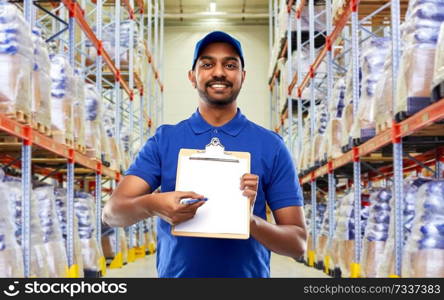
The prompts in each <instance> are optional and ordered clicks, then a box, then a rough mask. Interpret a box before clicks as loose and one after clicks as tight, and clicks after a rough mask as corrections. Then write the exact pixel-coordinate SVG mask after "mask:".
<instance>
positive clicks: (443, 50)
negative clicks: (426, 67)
mask: <svg viewBox="0 0 444 300" xmlns="http://www.w3.org/2000/svg"><path fill="white" fill-rule="evenodd" d="M443 83H444V23H443V24H441V29H440V33H439V38H438V44H437V49H436V53H435V68H434V71H433V80H432V87H436V86H438V85H440V84H441V87H438V89H434V90H433V98H434V100H439V99H441V98H444V87H442V84H443Z"/></svg>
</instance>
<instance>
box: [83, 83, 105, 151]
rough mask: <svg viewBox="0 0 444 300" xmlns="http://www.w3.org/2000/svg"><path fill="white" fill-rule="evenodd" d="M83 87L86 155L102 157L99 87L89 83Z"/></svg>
mask: <svg viewBox="0 0 444 300" xmlns="http://www.w3.org/2000/svg"><path fill="white" fill-rule="evenodd" d="M83 89H84V93H85V103H84V105H85V106H84V111H85V114H84V127H85V146H86V155H87V156H88V157H91V158H97V159H101V149H102V148H101V146H102V145H101V141H102V138H101V137H102V132H101V130H100V129H101V127H102V125H101V120H102V103H101V98H100V97H99V95H98V94H97V89H96V86H95V85H93V84H90V83H87V84H86V85H85V86H84V88H83Z"/></svg>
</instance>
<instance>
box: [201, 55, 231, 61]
mask: <svg viewBox="0 0 444 300" xmlns="http://www.w3.org/2000/svg"><path fill="white" fill-rule="evenodd" d="M199 59H215V57H213V56H208V55H202V56H201V57H199ZM223 60H224V61H227V60H236V61H238V60H239V58H238V57H236V56H227V57H224V58H223Z"/></svg>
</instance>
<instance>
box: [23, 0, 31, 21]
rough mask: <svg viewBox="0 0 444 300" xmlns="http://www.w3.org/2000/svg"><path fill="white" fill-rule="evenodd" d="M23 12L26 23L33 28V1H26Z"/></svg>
mask: <svg viewBox="0 0 444 300" xmlns="http://www.w3.org/2000/svg"><path fill="white" fill-rule="evenodd" d="M23 12H24V15H25V20H26V22H28V24H30V26H32V25H33V23H32V0H24V7H23Z"/></svg>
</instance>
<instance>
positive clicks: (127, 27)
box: [86, 20, 140, 67]
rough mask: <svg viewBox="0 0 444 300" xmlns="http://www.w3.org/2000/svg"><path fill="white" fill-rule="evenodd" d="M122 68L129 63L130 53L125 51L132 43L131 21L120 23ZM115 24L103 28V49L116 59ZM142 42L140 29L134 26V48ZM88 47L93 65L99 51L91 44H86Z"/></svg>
mask: <svg viewBox="0 0 444 300" xmlns="http://www.w3.org/2000/svg"><path fill="white" fill-rule="evenodd" d="M119 28H120V42H119V45H120V53H121V54H120V66H121V67H126V66H128V63H129V51H125V50H126V49H128V48H129V46H130V45H129V42H130V32H131V21H130V20H127V21H123V22H121V23H120V27H119ZM94 30H95V28H94ZM115 38H116V34H115V24H114V23H111V24H110V25H107V26H104V27H103V28H102V41H103V48H104V49H105V51H106V52H107V53H108V54H109V55H110V56H111V57H114V54H115V40H116V39H115ZM139 40H140V37H139V28H138V26H137V24H134V47H135V46H136V45H137V44H138V41H139ZM86 46H87V47H88V54H89V59H90V60H89V62H90V63H93V62H94V60H95V58H96V57H97V49H96V48H95V47H93V46H92V44H91V43H90V42H87V43H86Z"/></svg>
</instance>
